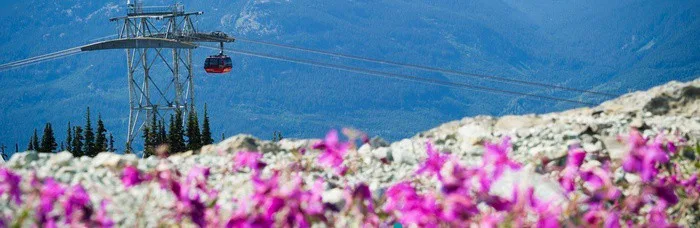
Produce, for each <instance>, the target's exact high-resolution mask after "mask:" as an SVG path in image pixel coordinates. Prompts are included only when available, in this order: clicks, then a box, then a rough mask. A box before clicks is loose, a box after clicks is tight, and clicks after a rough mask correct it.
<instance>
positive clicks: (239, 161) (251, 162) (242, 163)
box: [233, 151, 267, 172]
mask: <svg viewBox="0 0 700 228" xmlns="http://www.w3.org/2000/svg"><path fill="white" fill-rule="evenodd" d="M262 157H263V155H262V153H259V152H243V151H242V152H238V153H237V154H236V157H235V158H234V166H233V168H234V169H235V170H241V169H243V168H245V167H248V168H250V169H251V170H253V171H255V172H258V171H260V170H261V169H263V168H265V166H266V165H267V164H265V163H263V162H261V161H260V160H261V159H262Z"/></svg>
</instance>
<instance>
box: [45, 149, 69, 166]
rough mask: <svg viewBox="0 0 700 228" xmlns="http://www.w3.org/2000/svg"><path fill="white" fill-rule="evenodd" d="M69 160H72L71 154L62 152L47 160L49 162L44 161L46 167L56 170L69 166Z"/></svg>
mask: <svg viewBox="0 0 700 228" xmlns="http://www.w3.org/2000/svg"><path fill="white" fill-rule="evenodd" d="M71 160H73V154H71V153H70V152H68V151H63V152H60V153H57V154H55V155H53V156H52V157H51V158H49V160H48V161H46V165H47V166H51V167H57V168H58V167H61V166H64V165H68V164H70V161H71Z"/></svg>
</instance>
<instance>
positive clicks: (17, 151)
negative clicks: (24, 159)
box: [15, 143, 19, 153]
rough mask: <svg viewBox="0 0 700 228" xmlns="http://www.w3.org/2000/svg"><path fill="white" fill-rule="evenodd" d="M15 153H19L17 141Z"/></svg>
mask: <svg viewBox="0 0 700 228" xmlns="http://www.w3.org/2000/svg"><path fill="white" fill-rule="evenodd" d="M15 153H19V143H15Z"/></svg>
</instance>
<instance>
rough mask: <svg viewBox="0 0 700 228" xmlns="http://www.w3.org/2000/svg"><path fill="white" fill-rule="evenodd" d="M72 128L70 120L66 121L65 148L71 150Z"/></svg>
mask: <svg viewBox="0 0 700 228" xmlns="http://www.w3.org/2000/svg"><path fill="white" fill-rule="evenodd" d="M72 130H73V128H72V127H71V126H70V121H68V128H66V148H65V149H66V150H67V151H73V132H71V131H72Z"/></svg>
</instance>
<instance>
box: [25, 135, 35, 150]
mask: <svg viewBox="0 0 700 228" xmlns="http://www.w3.org/2000/svg"><path fill="white" fill-rule="evenodd" d="M32 141H34V136H32V137H29V143H27V151H32V150H34V144H33V143H32Z"/></svg>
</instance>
